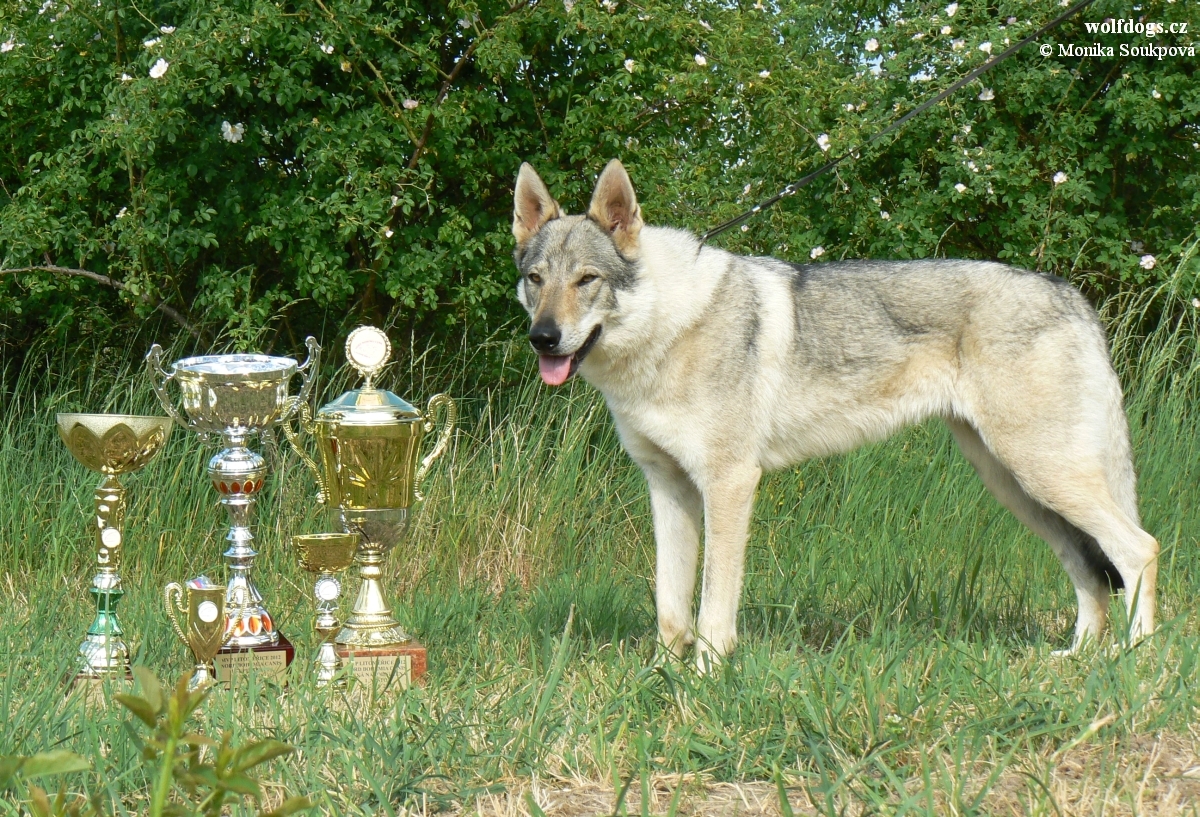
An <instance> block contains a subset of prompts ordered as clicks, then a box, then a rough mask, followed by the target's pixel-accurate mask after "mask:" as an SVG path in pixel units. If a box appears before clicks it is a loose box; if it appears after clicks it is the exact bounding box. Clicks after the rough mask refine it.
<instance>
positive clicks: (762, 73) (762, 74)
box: [758, 68, 771, 79]
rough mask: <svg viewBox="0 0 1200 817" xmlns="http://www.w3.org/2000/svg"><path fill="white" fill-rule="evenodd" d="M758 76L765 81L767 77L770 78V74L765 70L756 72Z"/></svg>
mask: <svg viewBox="0 0 1200 817" xmlns="http://www.w3.org/2000/svg"><path fill="white" fill-rule="evenodd" d="M758 75H759V76H760V77H762V78H763V79H766V78H767V77H769V76H771V72H770V71H768V70H767V69H766V68H764V69H763V70H761V71H759V72H758Z"/></svg>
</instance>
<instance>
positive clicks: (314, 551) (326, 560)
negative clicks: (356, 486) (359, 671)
mask: <svg viewBox="0 0 1200 817" xmlns="http://www.w3.org/2000/svg"><path fill="white" fill-rule="evenodd" d="M358 538H359V537H358V534H357V533H312V534H307V535H304V536H293V537H292V545H293V546H294V547H295V548H296V557H297V558H298V559H299V561H300V566H301V567H302V568H304V569H305V570H307V571H308V572H309V573H315V574H317V579H316V582H315V584H314V586H313V595H314V596H316V599H317V615H316V618H315V619H314V620H313V630H315V631H316V633H317V637H318V638H320V639H321V643H320V646H319V647H318V648H317V657H316V661H315V662H314V663H315V669H316V673H317V686H318V687H325V686H329V684H330V683H331V682H332V683H334V684H335V685H336V686H339V687H342V686H345V685H346V682H345V681H344V680H342V679H340V678H338V677H337V673H338V670H340V669H341V668H342V662H341V659H340V658H339V657H338V654H337V650H336V649H335V648H334V646H333V637H334V636H335V635H337V632H338V628H339V627H340V626H341V625H340V623H339V622H338V620H337V603H338V596H340V595H341V593H342V585H341V583H340V582H339V581H338V580H337V577H336V576H335V575H334V574H336V573H341V572H342V571H343V570H345V569H346V568H348V567H350V565H351V564H353V562H354V553H355V551H356V550H357V549H358Z"/></svg>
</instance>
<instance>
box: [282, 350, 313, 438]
mask: <svg viewBox="0 0 1200 817" xmlns="http://www.w3.org/2000/svg"><path fill="white" fill-rule="evenodd" d="M304 345H305V346H307V347H308V360H306V361H304V362H303V363H301V364H300V365H299V366H297V367H296V372H297V373H298V374H299V375H300V376H301V377H302V378H304V380H303V382H302V383H301V384H300V394H298V395H297V396H296V397H295V399H294V400H288V401H287V402H286V403H284V406H283V413H282V414H281V415H280V416H279V422H280V423H283V424H284V425H286V424H287V423H288V422H289V421H290V420H291V419H292V415H294V414H295V413H296V409H297V407H299V406H301V405H303V404H305V403H307V402H308V396H309V394H311V393H312V388H313V384H314V383H315V382H316V377H317V368H318V367H319V366H320V365H321V344H319V343H317V339H316V338H314V337H313V336H312V335H309V336H308V337H307V338H305V339H304Z"/></svg>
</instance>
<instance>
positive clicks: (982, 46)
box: [979, 42, 992, 54]
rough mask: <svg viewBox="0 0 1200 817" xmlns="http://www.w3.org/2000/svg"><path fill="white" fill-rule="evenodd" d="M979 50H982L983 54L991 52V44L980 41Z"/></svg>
mask: <svg viewBox="0 0 1200 817" xmlns="http://www.w3.org/2000/svg"><path fill="white" fill-rule="evenodd" d="M979 50H980V51H982V52H983V53H985V54H990V53H992V44H991V43H987V42H985V43H980V44H979Z"/></svg>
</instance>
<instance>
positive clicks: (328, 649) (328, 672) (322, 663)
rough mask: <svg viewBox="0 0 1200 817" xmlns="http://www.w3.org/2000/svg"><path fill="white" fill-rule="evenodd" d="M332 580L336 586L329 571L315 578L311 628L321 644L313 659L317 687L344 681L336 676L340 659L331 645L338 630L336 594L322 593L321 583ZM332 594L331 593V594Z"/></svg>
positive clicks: (341, 683)
mask: <svg viewBox="0 0 1200 817" xmlns="http://www.w3.org/2000/svg"><path fill="white" fill-rule="evenodd" d="M329 582H333V587H337V586H338V585H337V580H336V579H334V577H333V574H332V573H329V572H325V573H322V574H321V576H320V578H318V579H317V583H316V588H315V591H314V592H315V595H316V597H317V615H316V619H315V620H314V621H313V630H315V631H316V633H317V637H318V638H320V639H321V644H320V646H319V647H318V648H317V658H316V661H315V664H316V671H317V687H327V686H329V685H330V684H331V683H332V684H333V685H334V686H337V687H344V686H345V685H346V681H345V679H344V678H338V677H337V674H338V670H340V669H341V668H342V662H341V659H339V658H338V654H337V649H336V648H335V647H334V645H333V638H334V636H335V635H336V634H337V632H338V628H339V622H338V620H337V616H336V615H335V614H336V612H337V596H336V595H333V597H332V598H325V597H324V596H323V594H322V592H321V591H322V590H323V589H324V587H323V585H326V584H328V583H329ZM331 595H332V594H331Z"/></svg>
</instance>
